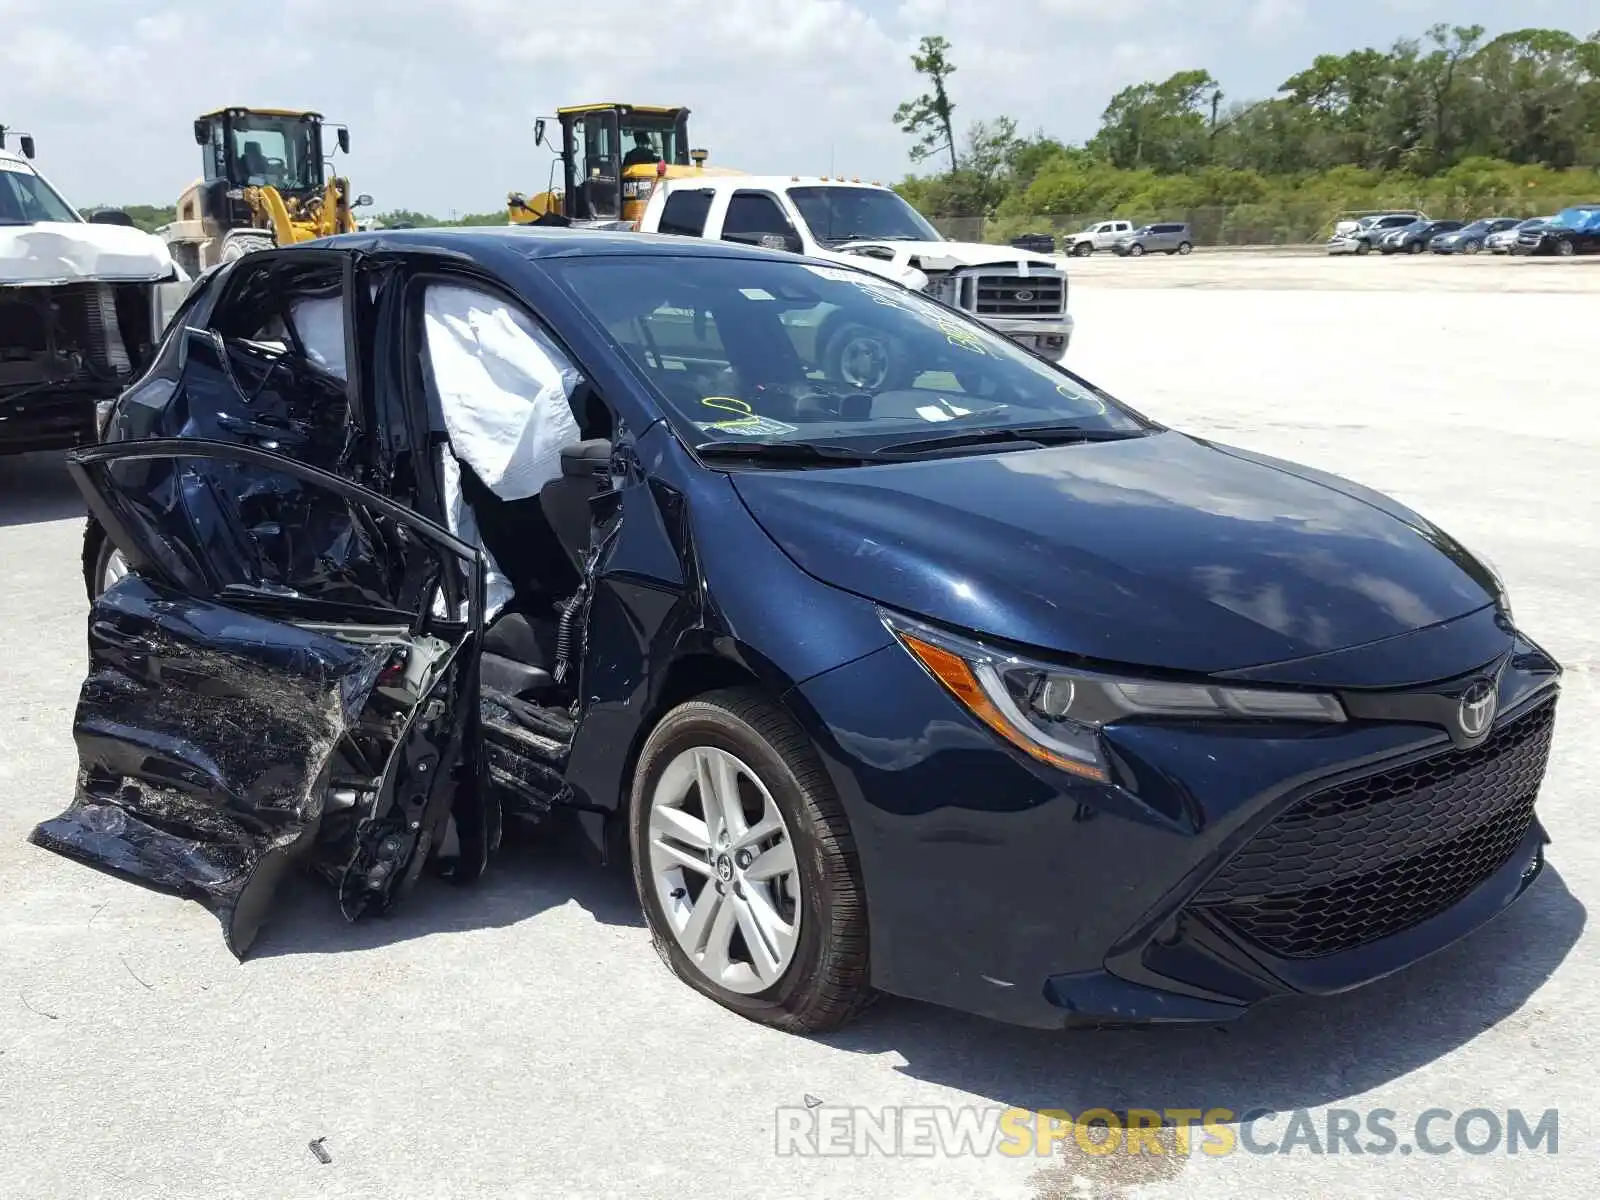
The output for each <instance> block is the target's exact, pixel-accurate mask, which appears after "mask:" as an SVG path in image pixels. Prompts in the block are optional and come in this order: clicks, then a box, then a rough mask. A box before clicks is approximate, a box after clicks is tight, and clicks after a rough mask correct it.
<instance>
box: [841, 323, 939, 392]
mask: <svg viewBox="0 0 1600 1200" xmlns="http://www.w3.org/2000/svg"><path fill="white" fill-rule="evenodd" d="M822 368H823V370H824V371H825V372H826V373H827V376H828V378H829V379H831V380H833V381H834V382H835V383H842V384H844V385H846V386H847V387H855V388H859V389H861V390H862V391H868V392H893V391H899V390H900V389H902V388H906V387H910V386H911V383H912V381H913V380H915V379H916V377H917V370H916V368H915V367H914V366H913V365H912V363H911V359H910V357H909V355H907V353H906V348H905V346H903V345H902V344H901V343H900V342H899V341H898V340H897V339H895V338H893V337H889V336H888V335H886V334H884V333H883V332H882V331H880V330H877V329H873V328H872V327H871V326H869V325H861V324H858V323H857V322H855V321H847V322H845V323H843V324H840V325H838V326H837V327H835V328H834V329H832V330H830V331H829V332H828V335H827V342H826V348H825V349H824V350H823V352H822ZM869 376H870V377H869Z"/></svg>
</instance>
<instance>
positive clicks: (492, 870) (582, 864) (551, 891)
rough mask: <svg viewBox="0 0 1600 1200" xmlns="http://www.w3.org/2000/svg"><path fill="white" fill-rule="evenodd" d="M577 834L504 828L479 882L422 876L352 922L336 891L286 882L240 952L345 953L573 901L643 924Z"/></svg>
mask: <svg viewBox="0 0 1600 1200" xmlns="http://www.w3.org/2000/svg"><path fill="white" fill-rule="evenodd" d="M581 837H582V834H581V833H579V832H578V831H577V830H576V829H571V830H569V829H567V828H565V827H561V826H558V827H556V828H554V829H552V830H551V831H549V832H540V833H536V834H532V833H521V832H517V831H513V830H508V831H507V835H506V841H505V844H504V845H503V846H502V847H501V849H500V851H499V853H498V854H497V855H496V857H495V859H494V861H493V862H492V863H491V864H490V866H489V870H488V872H487V873H486V874H485V875H484V876H483V878H482V879H481V880H479V881H478V882H477V883H475V884H473V885H471V886H469V887H457V886H455V885H453V884H450V883H447V882H445V881H443V880H440V879H436V878H434V877H432V876H429V875H425V876H423V878H421V879H420V880H418V881H417V887H416V890H415V891H413V892H412V893H411V894H410V895H409V896H406V897H404V898H403V899H402V900H401V901H400V902H399V903H398V904H397V905H395V907H394V910H393V911H392V912H390V913H389V914H387V915H382V916H363V917H362V918H361V919H360V920H357V921H355V922H350V921H346V920H345V919H344V917H343V916H341V915H340V913H339V900H338V895H337V893H336V892H335V891H334V889H333V888H332V887H330V886H329V885H328V884H327V883H325V882H323V881H321V880H316V879H311V878H302V879H296V880H292V881H289V882H286V883H285V884H284V886H283V887H282V889H281V890H280V892H279V894H278V898H277V903H276V905H275V906H274V908H273V911H272V914H271V916H270V917H269V918H268V920H267V923H266V924H265V925H264V926H263V927H262V930H261V934H260V936H259V937H258V938H257V940H256V942H255V944H254V945H253V946H252V947H251V948H250V951H249V953H248V954H247V955H246V958H247V960H248V959H261V958H277V957H281V956H284V955H290V954H344V953H348V952H351V951H358V950H372V949H376V948H378V947H380V946H387V945H392V944H394V943H396V942H404V941H409V940H411V939H412V938H421V937H430V936H432V935H434V934H439V933H464V932H466V931H468V930H474V929H501V928H505V927H507V926H511V925H516V924H518V923H520V922H522V921H526V920H528V919H529V918H531V917H535V916H537V915H538V914H540V913H541V912H544V911H545V910H547V909H552V908H560V907H561V906H562V905H564V904H572V903H576V904H577V905H579V906H580V907H581V908H582V909H583V910H584V911H585V912H587V913H589V914H590V915H591V916H592V917H594V919H595V920H597V921H600V922H602V923H604V924H607V925H621V926H643V924H644V917H643V916H642V914H641V913H640V912H639V901H638V899H637V897H636V896H635V895H634V892H633V886H632V881H631V879H630V878H629V876H628V873H627V872H626V871H624V870H612V869H607V868H602V867H599V866H596V865H595V864H594V863H593V862H591V861H586V860H585V859H584V857H583V853H582V846H581V844H580V842H579V839H581Z"/></svg>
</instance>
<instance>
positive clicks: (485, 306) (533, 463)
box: [423, 284, 582, 619]
mask: <svg viewBox="0 0 1600 1200" xmlns="http://www.w3.org/2000/svg"><path fill="white" fill-rule="evenodd" d="M423 320H424V327H425V331H426V337H427V347H428V360H429V363H430V364H431V366H432V370H433V383H434V391H435V393H436V395H437V398H438V403H439V407H440V412H439V413H438V414H437V417H438V420H439V421H440V422H441V423H442V424H443V426H444V430H445V432H446V433H447V434H448V435H449V438H450V451H451V454H453V455H454V458H455V460H456V461H450V460H449V459H447V460H446V461H445V463H444V464H443V466H444V481H443V482H444V491H445V510H446V524H447V525H448V526H449V528H450V531H451V532H452V533H454V534H456V536H458V537H460V538H461V539H462V540H464V541H468V542H471V543H473V544H474V545H476V546H478V547H479V548H480V549H482V550H483V551H484V553H485V555H486V556H487V557H488V559H489V587H488V594H487V595H486V597H485V601H486V604H485V609H486V612H487V614H488V616H489V617H490V618H491V619H492V618H493V616H494V615H495V614H496V613H497V612H498V611H499V610H500V609H501V607H503V606H504V605H505V603H506V602H507V601H508V600H509V599H510V598H511V585H510V582H509V581H508V580H507V579H506V577H505V575H504V573H503V572H502V571H501V570H500V568H499V566H498V564H496V563H495V562H494V559H493V556H492V555H490V554H489V551H488V547H486V546H484V545H483V542H482V539H481V537H480V536H479V533H478V528H477V523H476V521H475V519H474V517H473V514H472V511H471V508H470V506H468V504H467V503H466V501H465V499H464V498H463V497H462V494H461V479H460V470H459V468H458V466H457V462H461V463H465V464H466V465H467V466H469V467H471V468H472V470H473V473H474V474H476V475H477V476H478V478H479V479H481V480H482V481H483V483H484V484H485V486H487V487H488V488H489V490H490V491H492V492H493V493H494V494H495V495H496V496H498V497H499V498H500V499H502V500H524V499H527V498H528V497H530V496H535V495H537V494H538V492H539V489H540V488H542V487H543V486H544V485H545V484H546V483H548V482H550V481H551V480H552V479H555V478H558V477H559V476H560V474H561V449H562V447H563V446H568V445H571V444H572V443H574V442H576V441H578V440H579V438H580V434H579V431H578V423H577V420H576V419H575V418H574V417H573V415H572V403H571V396H572V394H573V393H574V392H575V391H576V390H577V387H578V385H579V383H580V382H581V378H582V377H581V376H580V375H579V373H578V370H577V368H576V367H574V366H573V365H572V363H571V362H570V361H568V359H567V357H566V355H565V354H563V353H562V352H561V350H560V349H559V348H558V347H557V346H556V344H555V343H554V342H553V341H551V340H550V338H549V337H548V336H547V335H546V334H545V333H544V331H543V330H541V329H540V328H539V327H538V326H537V325H536V324H535V323H534V322H533V321H532V320H530V319H529V318H528V317H527V316H525V315H524V314H523V313H521V312H518V311H517V310H515V309H513V308H512V307H510V306H509V305H507V304H504V303H502V302H501V301H499V300H497V299H496V298H495V297H493V296H490V295H488V294H486V293H484V292H482V291H479V290H477V289H474V288H466V287H453V286H448V285H443V284H440V285H435V286H433V287H430V288H429V289H428V292H427V296H426V298H425V301H424V306H423Z"/></svg>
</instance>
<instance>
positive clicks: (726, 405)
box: [700, 396, 756, 417]
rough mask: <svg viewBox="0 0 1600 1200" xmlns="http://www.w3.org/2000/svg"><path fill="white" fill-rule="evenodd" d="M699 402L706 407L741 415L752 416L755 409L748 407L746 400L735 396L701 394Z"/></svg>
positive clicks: (754, 413) (748, 403)
mask: <svg viewBox="0 0 1600 1200" xmlns="http://www.w3.org/2000/svg"><path fill="white" fill-rule="evenodd" d="M700 403H701V404H703V405H705V406H706V407H707V408H716V409H720V410H721V411H723V412H731V413H739V414H740V415H742V416H746V417H753V416H755V415H756V410H755V409H753V408H751V407H750V402H749V401H748V400H740V399H739V398H738V397H737V396H702V397H701V398H700Z"/></svg>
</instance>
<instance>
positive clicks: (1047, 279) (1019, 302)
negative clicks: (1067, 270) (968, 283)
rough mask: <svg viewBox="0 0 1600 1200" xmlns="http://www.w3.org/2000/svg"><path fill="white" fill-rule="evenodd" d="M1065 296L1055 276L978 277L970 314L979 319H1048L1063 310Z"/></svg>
mask: <svg viewBox="0 0 1600 1200" xmlns="http://www.w3.org/2000/svg"><path fill="white" fill-rule="evenodd" d="M1065 293H1066V281H1065V280H1063V279H1062V278H1061V277H1060V276H1059V275H1043V276H1040V275H980V276H978V286H977V298H976V303H977V307H976V308H975V309H974V310H973V311H974V312H976V313H977V314H978V315H979V316H983V317H1051V316H1056V315H1057V314H1059V313H1060V312H1061V311H1062V310H1063V309H1064V308H1065V307H1066V305H1065V303H1064V301H1065V299H1066V297H1065Z"/></svg>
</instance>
